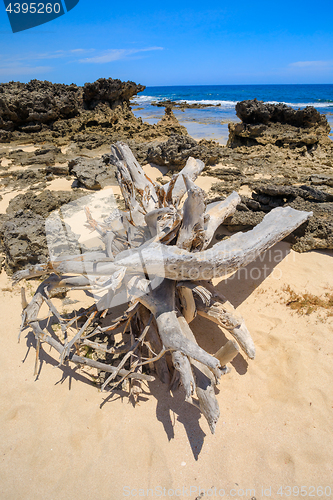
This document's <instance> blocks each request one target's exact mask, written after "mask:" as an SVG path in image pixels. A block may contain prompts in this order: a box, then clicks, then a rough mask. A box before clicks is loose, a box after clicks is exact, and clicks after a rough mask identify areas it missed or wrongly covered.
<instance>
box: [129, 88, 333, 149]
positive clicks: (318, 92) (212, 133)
mask: <svg viewBox="0 0 333 500" xmlns="http://www.w3.org/2000/svg"><path fill="white" fill-rule="evenodd" d="M254 98H256V99H258V100H259V101H264V102H271V103H279V102H282V103H285V104H287V105H288V106H292V107H293V108H295V109H297V108H304V107H305V106H314V107H315V108H316V109H317V110H318V111H319V112H320V113H323V114H325V115H326V117H327V120H328V121H329V123H330V125H331V135H330V138H331V139H332V140H333V135H332V134H333V85H203V86H199V85H198V86H197V85H192V86H175V87H171V86H170V87H147V88H146V89H145V90H144V92H142V93H140V94H139V95H138V96H137V97H135V98H134V99H133V101H132V109H133V112H134V114H135V116H137V117H139V116H140V117H141V118H142V119H143V120H144V121H146V122H148V123H156V122H157V121H158V120H159V119H161V117H162V116H163V114H164V108H159V107H156V106H152V105H151V102H153V101H158V102H160V101H164V100H167V99H170V100H172V101H178V102H181V101H187V102H188V103H200V104H220V106H218V107H209V108H203V109H186V110H185V111H181V110H178V109H174V113H175V115H176V117H177V119H178V120H179V122H180V123H181V124H182V125H184V126H185V127H186V128H187V130H188V132H189V134H190V135H191V136H192V137H194V138H196V139H202V138H206V139H214V140H216V141H218V142H220V143H221V144H226V142H227V139H228V122H231V121H239V119H238V118H237V116H236V112H235V105H236V103H237V102H238V101H244V100H246V99H254Z"/></svg>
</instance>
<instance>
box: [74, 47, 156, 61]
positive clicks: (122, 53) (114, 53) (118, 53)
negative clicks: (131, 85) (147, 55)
mask: <svg viewBox="0 0 333 500" xmlns="http://www.w3.org/2000/svg"><path fill="white" fill-rule="evenodd" d="M153 50H163V47H148V48H145V49H109V50H105V51H103V52H102V53H100V54H98V55H96V56H94V57H86V58H85V59H80V60H79V62H80V63H93V64H105V63H109V62H112V61H119V60H120V59H125V58H126V57H128V56H132V55H134V54H138V53H140V52H150V51H153Z"/></svg>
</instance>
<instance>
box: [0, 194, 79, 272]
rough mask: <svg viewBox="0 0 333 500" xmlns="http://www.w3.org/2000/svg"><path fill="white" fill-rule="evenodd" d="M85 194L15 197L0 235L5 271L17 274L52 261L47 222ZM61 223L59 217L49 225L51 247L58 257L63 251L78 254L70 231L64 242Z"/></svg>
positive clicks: (74, 239) (10, 204)
mask: <svg viewBox="0 0 333 500" xmlns="http://www.w3.org/2000/svg"><path fill="white" fill-rule="evenodd" d="M84 195H86V193H85V192H83V191H76V192H68V191H53V192H52V191H48V190H45V191H43V192H42V193H41V194H39V195H38V196H37V195H34V194H33V193H30V192H28V193H26V194H23V195H22V194H21V195H18V196H16V197H15V198H13V199H12V200H11V202H10V203H9V206H8V208H7V216H6V220H5V222H4V224H3V225H2V229H1V232H0V233H1V239H2V242H1V243H2V245H1V246H2V248H3V251H4V253H5V255H6V262H5V267H6V271H7V272H14V271H17V270H18V269H22V268H24V267H27V266H29V265H33V264H38V263H42V262H46V261H47V260H48V258H49V249H48V242H47V241H46V234H45V220H46V219H47V217H48V216H49V214H50V212H52V211H53V210H57V209H59V208H60V207H61V206H62V205H65V204H67V203H70V202H72V201H74V200H76V199H78V198H80V197H81V196H84ZM59 221H60V219H59V218H58V219H57V218H55V220H54V221H51V222H49V234H50V236H49V244H51V245H52V248H53V249H55V248H56V249H57V252H58V254H60V253H61V251H62V250H63V251H65V252H66V253H75V252H77V242H76V238H75V235H73V234H72V233H71V231H70V230H69V228H67V229H66V239H65V240H64V238H63V236H62V234H63V232H61V227H58V226H59ZM50 224H53V226H54V227H53V226H52V227H51V226H50ZM58 240H59V241H58Z"/></svg>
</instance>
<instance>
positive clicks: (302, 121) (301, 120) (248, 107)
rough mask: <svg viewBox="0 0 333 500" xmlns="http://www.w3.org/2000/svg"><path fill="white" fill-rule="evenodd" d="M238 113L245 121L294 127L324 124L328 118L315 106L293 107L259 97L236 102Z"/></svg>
mask: <svg viewBox="0 0 333 500" xmlns="http://www.w3.org/2000/svg"><path fill="white" fill-rule="evenodd" d="M236 115H237V116H238V118H240V119H241V120H242V122H243V123H249V124H258V123H264V124H267V123H268V122H273V123H277V122H279V123H281V124H285V125H293V126H294V127H313V126H314V125H318V126H319V125H323V126H324V127H326V124H327V120H326V118H325V116H324V115H322V114H320V113H319V111H317V110H316V109H315V108H314V107H313V106H307V107H306V108H304V109H297V110H296V109H293V108H292V107H290V106H287V105H286V104H283V103H278V104H270V103H264V102H263V101H257V99H253V100H248V101H241V102H238V103H237V104H236Z"/></svg>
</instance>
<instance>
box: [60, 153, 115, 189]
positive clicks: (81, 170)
mask: <svg viewBox="0 0 333 500" xmlns="http://www.w3.org/2000/svg"><path fill="white" fill-rule="evenodd" d="M68 166H69V173H70V174H72V175H75V177H76V178H77V180H78V183H79V186H80V185H81V186H83V187H85V188H87V189H93V190H98V189H102V188H103V187H106V186H109V185H115V184H116V176H115V169H114V167H111V166H110V157H109V155H103V157H102V158H85V157H78V158H75V159H74V160H72V161H70V162H69V164H68Z"/></svg>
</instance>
